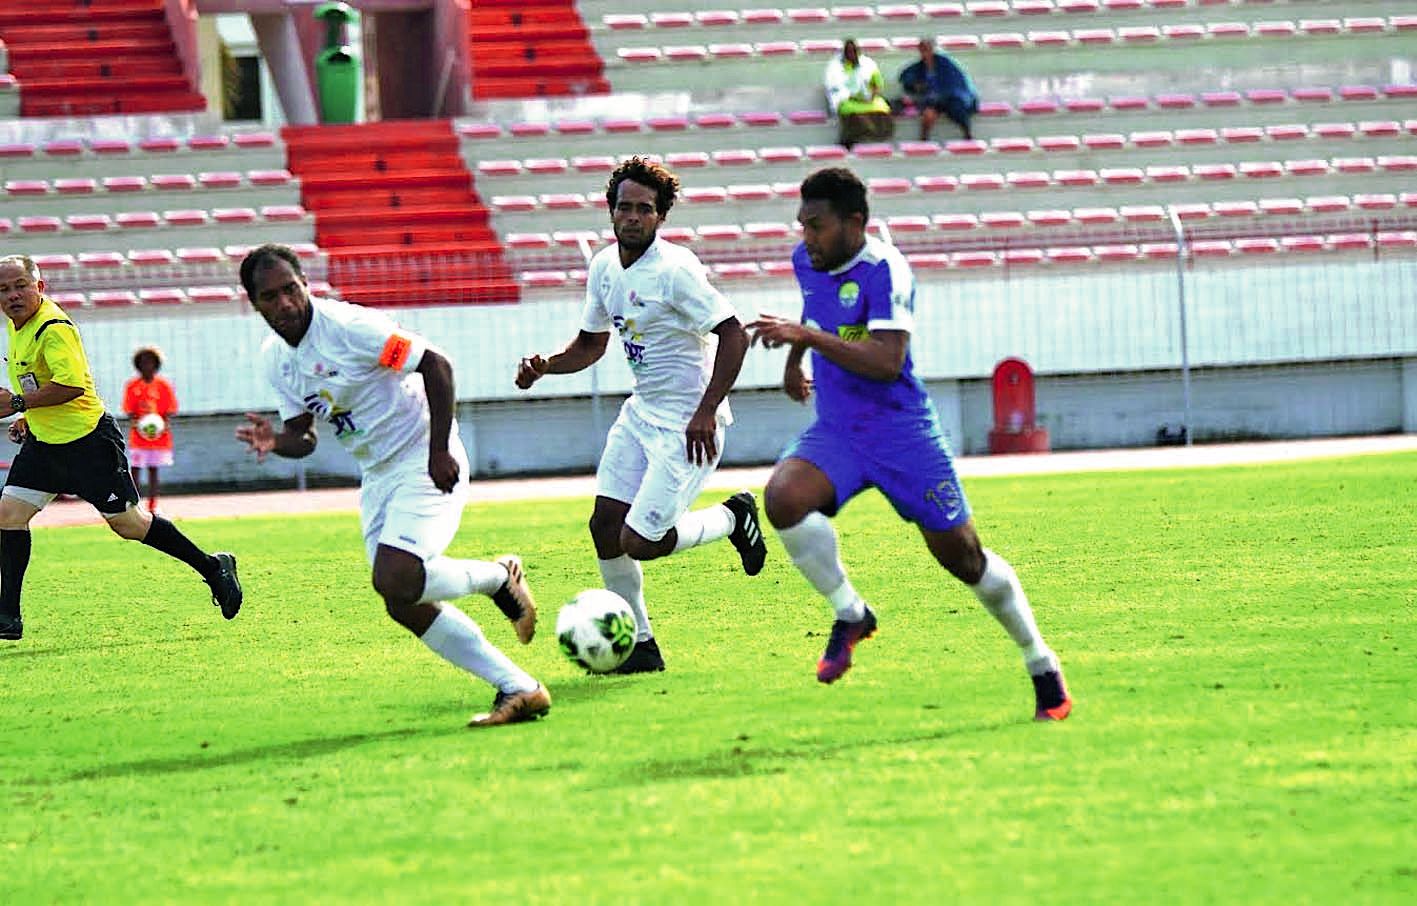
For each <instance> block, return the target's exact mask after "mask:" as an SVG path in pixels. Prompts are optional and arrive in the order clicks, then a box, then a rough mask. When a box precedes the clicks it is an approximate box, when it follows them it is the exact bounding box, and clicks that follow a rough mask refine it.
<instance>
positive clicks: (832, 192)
mask: <svg viewBox="0 0 1417 906" xmlns="http://www.w3.org/2000/svg"><path fill="white" fill-rule="evenodd" d="M802 200H803V201H804V202H805V201H825V202H828V203H830V204H831V209H832V211H833V212H834V213H835V214H836V216H838V217H840V218H841V219H843V220H845V219H846V218H847V217H850V216H851V215H852V214H860V215H861V221H862V223H865V222H866V221H867V220H870V219H871V209H870V206H869V205H867V204H866V184H865V183H864V182H862V181H861V177H859V176H857V175H856V174H855V173H852V172H851V171H850V170H848V169H846V168H845V167H826V168H824V169H821V170H818V171H817V172H815V173H813V174H812V175H811V176H808V177H807V178H806V179H804V180H802Z"/></svg>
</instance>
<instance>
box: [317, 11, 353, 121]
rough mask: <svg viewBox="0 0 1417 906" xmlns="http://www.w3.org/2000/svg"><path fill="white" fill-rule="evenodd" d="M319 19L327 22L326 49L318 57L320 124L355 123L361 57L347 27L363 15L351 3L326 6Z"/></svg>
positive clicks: (318, 14) (319, 12)
mask: <svg viewBox="0 0 1417 906" xmlns="http://www.w3.org/2000/svg"><path fill="white" fill-rule="evenodd" d="M315 18H317V19H323V20H324V21H325V28H326V30H325V47H324V49H323V50H321V51H320V53H319V54H318V55H317V56H316V57H315V80H316V81H317V82H318V83H319V86H320V121H321V122H323V123H353V122H356V121H357V120H358V119H359V81H360V79H361V78H362V73H361V71H360V70H361V67H360V65H359V56H358V54H356V53H355V52H354V46H353V45H351V44H348V43H346V33H345V26H346V25H348V24H349V23H350V22H354V21H357V20H358V18H359V14H358V13H356V12H355V11H354V10H353V9H352V8H351V7H350V6H349V4H347V3H340V2H332V3H322V4H320V5H319V6H317V7H316V8H315Z"/></svg>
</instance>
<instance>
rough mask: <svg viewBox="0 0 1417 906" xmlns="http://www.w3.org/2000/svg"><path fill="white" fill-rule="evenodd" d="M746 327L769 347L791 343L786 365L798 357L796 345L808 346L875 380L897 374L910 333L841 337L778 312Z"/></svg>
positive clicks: (879, 333) (831, 359) (888, 331)
mask: <svg viewBox="0 0 1417 906" xmlns="http://www.w3.org/2000/svg"><path fill="white" fill-rule="evenodd" d="M748 329H749V330H752V331H753V339H754V340H755V341H757V340H761V341H762V343H763V345H764V346H767V347H768V348H769V349H771V348H774V347H777V346H782V345H784V344H788V345H791V346H792V347H793V351H792V353H789V358H788V365H789V367H790V366H791V365H792V364H793V358H792V356H793V355H794V354H796V355H797V357H798V358H800V354H797V347H799V346H801V347H804V348H806V347H810V348H812V349H815V350H816V351H817V352H819V353H821V354H822V355H823V356H824V357H825V358H826V359H827V360H829V361H831V362H834V363H835V364H837V365H840V366H841V367H842V368H845V369H846V370H847V371H850V372H852V373H854V374H859V375H861V376H862V377H867V378H870V379H872V380H875V381H893V380H895V379H896V378H897V377H899V376H900V370H901V368H903V367H905V354H906V350H907V349H908V348H909V346H910V334H908V333H906V332H905V331H903V330H876V331H872V332H871V333H869V334H867V335H866V336H865V337H864V338H862V339H860V340H843V339H842V338H841V337H838V336H837V335H836V334H832V333H827V332H826V331H825V330H822V329H820V328H817V327H809V326H807V325H806V324H802V323H799V322H797V321H792V320H789V319H787V318H783V317H779V316H777V315H767V314H765V315H762V316H761V317H759V318H758V320H756V321H754V322H753V323H751V324H749V325H748Z"/></svg>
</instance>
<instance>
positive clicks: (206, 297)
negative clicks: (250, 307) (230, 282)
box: [187, 286, 236, 304]
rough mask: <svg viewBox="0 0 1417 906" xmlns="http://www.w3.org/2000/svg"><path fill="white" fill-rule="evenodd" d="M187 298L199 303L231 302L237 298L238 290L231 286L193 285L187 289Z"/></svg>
mask: <svg viewBox="0 0 1417 906" xmlns="http://www.w3.org/2000/svg"><path fill="white" fill-rule="evenodd" d="M187 298H188V299H190V300H191V301H192V302H194V303H197V304H201V303H206V302H212V303H222V302H231V301H234V300H235V299H236V290H235V289H233V288H232V287H230V286H193V287H189V288H188V289H187Z"/></svg>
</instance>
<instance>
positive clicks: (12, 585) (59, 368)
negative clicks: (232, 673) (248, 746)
mask: <svg viewBox="0 0 1417 906" xmlns="http://www.w3.org/2000/svg"><path fill="white" fill-rule="evenodd" d="M0 306H3V307H4V310H5V316H6V317H7V318H9V323H8V324H7V328H8V330H9V346H8V350H9V352H8V357H7V364H8V369H7V370H8V378H9V384H10V387H12V388H14V390H15V391H17V392H13V393H12V392H11V391H10V390H9V389H5V388H0V418H9V417H10V416H12V415H18V416H20V417H19V418H17V419H15V421H14V422H12V423H11V424H10V429H9V435H10V440H12V441H14V442H15V443H18V444H20V445H21V446H20V452H19V453H17V454H15V461H14V462H13V463H11V465H10V474H9V475H8V476H7V477H6V479H5V487H4V490H3V491H0V640H8V641H15V640H18V639H19V638H21V636H23V634H24V626H23V624H22V623H21V622H20V591H21V588H22V586H23V584H24V578H25V570H26V569H27V568H28V567H29V562H30V521H31V520H33V519H34V517H35V516H36V515H37V514H38V513H39V511H40V510H42V509H44V508H45V507H46V506H48V505H49V503H50V501H52V500H53V499H54V498H55V497H56V496H58V495H59V494H65V493H68V494H75V495H77V496H79V497H82V498H83V499H84V500H87V501H88V502H89V503H91V504H93V507H94V509H96V510H98V511H99V513H100V514H101V515H102V516H103V518H104V519H105V520H106V521H107V522H108V527H109V528H111V529H113V531H114V532H115V533H116V534H117V535H118V536H119V537H122V538H128V539H130V540H133V541H142V542H143V544H145V545H147V546H148V547H151V548H154V549H156V550H159V551H161V552H162V553H164V554H167V555H168V556H169V557H172V558H174V559H177V560H181V561H182V562H183V563H186V564H187V565H188V566H190V567H192V569H193V570H194V571H195V572H196V573H197V574H198V575H200V576H201V577H202V579H203V580H205V581H206V583H207V585H208V587H210V589H211V592H212V603H213V604H215V605H217V606H218V607H220V608H221V615H222V616H224V617H226V618H227V619H228V620H230V619H231V618H233V617H235V616H236V614H237V612H238V611H239V610H240V609H241V583H240V582H238V581H237V578H236V558H235V557H234V556H232V555H231V554H228V553H218V554H207V553H205V552H204V551H202V550H201V549H200V548H198V547H197V545H195V544H193V543H192V542H191V540H189V539H188V538H187V536H186V535H184V534H182V532H181V530H179V529H178V528H177V526H175V525H173V524H172V523H171V522H168V521H167V520H166V519H164V518H162V517H161V516H155V515H153V514H152V513H150V512H148V511H147V510H144V509H143V508H142V507H140V506H138V489H137V488H136V487H135V486H134V485H133V477H132V476H131V475H130V474H129V473H128V456H127V453H126V451H125V450H124V449H123V434H122V432H120V431H119V430H118V423H117V422H115V421H114V420H113V416H111V415H109V414H108V413H107V412H105V411H104V409H103V402H102V400H100V399H99V397H98V393H97V392H96V391H95V390H94V382H93V371H92V370H91V369H90V368H89V361H88V356H87V355H86V354H85V352H84V344H83V341H82V340H81V339H80V337H79V331H78V328H76V327H75V326H74V322H73V321H71V320H69V316H68V315H66V314H65V313H64V310H63V309H61V308H60V307H59V306H58V305H55V304H54V302H53V300H51V299H50V298H49V297H48V296H46V295H45V294H44V280H43V279H42V278H41V276H40V272H39V267H38V266H37V265H36V264H35V263H34V261H33V259H31V258H29V257H26V256H24V255H8V256H4V257H0Z"/></svg>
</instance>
